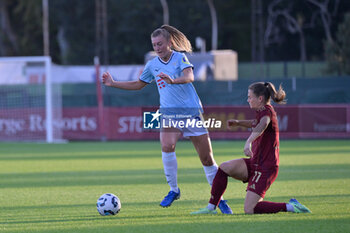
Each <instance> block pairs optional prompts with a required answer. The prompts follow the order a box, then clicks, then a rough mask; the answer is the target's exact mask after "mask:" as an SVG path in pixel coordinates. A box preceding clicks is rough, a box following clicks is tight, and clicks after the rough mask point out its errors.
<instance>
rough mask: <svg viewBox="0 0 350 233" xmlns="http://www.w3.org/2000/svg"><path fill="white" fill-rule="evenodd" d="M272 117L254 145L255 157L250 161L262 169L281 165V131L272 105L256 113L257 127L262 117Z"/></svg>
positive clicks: (255, 123) (254, 124)
mask: <svg viewBox="0 0 350 233" xmlns="http://www.w3.org/2000/svg"><path fill="white" fill-rule="evenodd" d="M264 116H268V117H270V119H271V120H270V123H269V125H268V126H267V128H266V129H265V131H264V132H263V133H262V134H261V135H260V136H259V137H258V138H256V139H255V140H254V141H253V143H252V152H253V156H252V158H251V159H250V160H251V162H252V163H253V164H257V165H258V166H260V167H261V168H272V167H278V164H279V130H278V122H277V115H276V112H275V110H274V108H273V107H272V106H271V105H265V106H264V109H262V110H257V111H256V122H254V123H253V127H255V126H256V125H257V124H258V123H259V122H260V120H261V118H262V117H264Z"/></svg>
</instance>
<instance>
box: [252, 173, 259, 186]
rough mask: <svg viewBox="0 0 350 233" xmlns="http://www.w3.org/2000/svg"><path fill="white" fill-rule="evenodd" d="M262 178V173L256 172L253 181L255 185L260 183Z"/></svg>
mask: <svg viewBox="0 0 350 233" xmlns="http://www.w3.org/2000/svg"><path fill="white" fill-rule="evenodd" d="M260 176H261V172H258V171H255V174H254V177H253V179H252V181H253V182H255V183H258V181H259V179H260Z"/></svg>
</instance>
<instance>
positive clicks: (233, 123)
mask: <svg viewBox="0 0 350 233" xmlns="http://www.w3.org/2000/svg"><path fill="white" fill-rule="evenodd" d="M227 126H228V128H231V127H234V126H238V120H235V119H230V120H227Z"/></svg>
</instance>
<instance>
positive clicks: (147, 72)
mask: <svg viewBox="0 0 350 233" xmlns="http://www.w3.org/2000/svg"><path fill="white" fill-rule="evenodd" d="M153 79H154V77H153V75H152V72H151V62H150V61H149V62H147V64H146V66H145V68H144V69H143V71H142V74H141V75H140V80H141V81H143V82H145V83H151V82H152V81H153Z"/></svg>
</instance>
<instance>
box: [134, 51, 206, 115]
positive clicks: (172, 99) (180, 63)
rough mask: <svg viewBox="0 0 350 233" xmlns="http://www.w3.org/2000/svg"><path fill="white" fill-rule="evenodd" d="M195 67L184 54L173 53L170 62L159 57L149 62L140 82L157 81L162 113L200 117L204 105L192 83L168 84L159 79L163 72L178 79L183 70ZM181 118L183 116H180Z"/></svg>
mask: <svg viewBox="0 0 350 233" xmlns="http://www.w3.org/2000/svg"><path fill="white" fill-rule="evenodd" d="M188 67H193V65H192V64H191V63H190V62H189V61H188V59H187V57H186V55H185V54H184V53H180V52H176V51H173V52H172V54H171V57H170V59H169V61H168V62H166V63H165V62H164V61H162V60H161V59H160V58H159V57H158V56H157V57H155V58H153V59H152V60H150V61H149V62H147V64H146V66H145V68H144V70H143V73H142V74H141V76H140V80H141V81H143V82H146V83H151V82H152V81H153V80H155V81H156V84H157V87H158V92H159V97H160V112H161V113H163V114H167V115H175V118H178V117H176V115H178V116H179V114H180V115H181V114H182V115H186V116H198V115H200V114H201V113H203V107H202V103H201V101H200V99H199V97H198V95H197V92H196V90H195V88H194V86H193V85H192V83H185V84H167V83H166V82H165V81H164V80H163V79H162V78H160V77H157V75H158V74H160V73H161V72H163V73H165V74H167V75H169V76H170V77H171V78H172V79H176V78H178V77H181V76H182V75H183V72H182V71H183V70H184V69H185V68H188ZM179 117H181V116H179Z"/></svg>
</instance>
